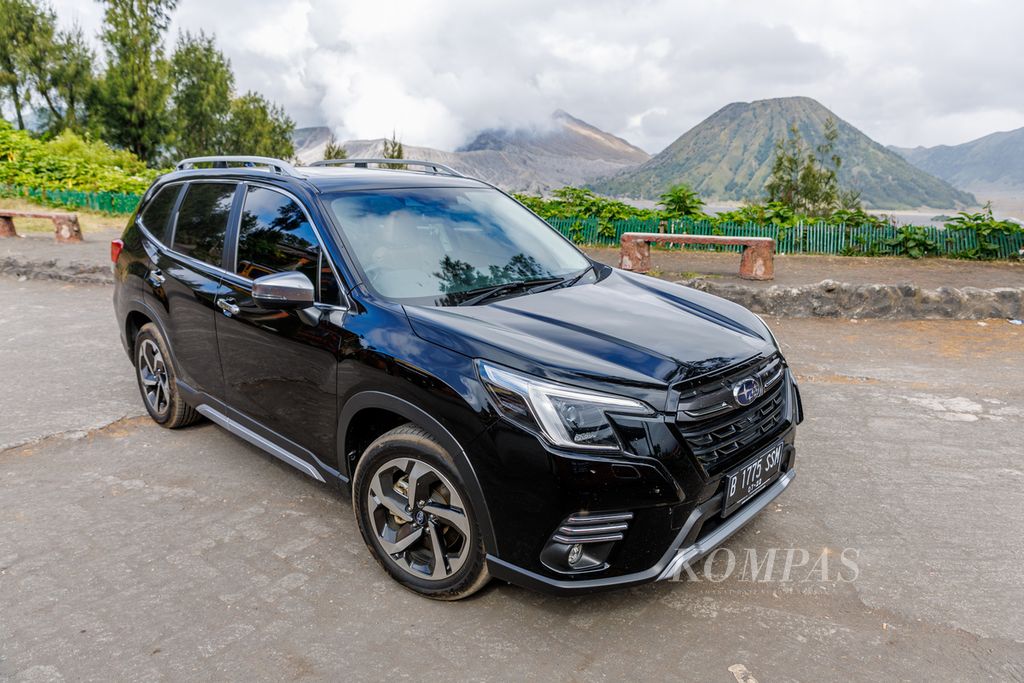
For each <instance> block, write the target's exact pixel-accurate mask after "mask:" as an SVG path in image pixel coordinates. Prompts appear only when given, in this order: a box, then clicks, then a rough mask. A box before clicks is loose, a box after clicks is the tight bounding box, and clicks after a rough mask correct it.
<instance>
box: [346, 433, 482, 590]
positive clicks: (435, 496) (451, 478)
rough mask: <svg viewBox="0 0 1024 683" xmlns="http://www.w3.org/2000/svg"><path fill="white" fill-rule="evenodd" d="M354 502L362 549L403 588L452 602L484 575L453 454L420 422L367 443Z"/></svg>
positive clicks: (477, 534)
mask: <svg viewBox="0 0 1024 683" xmlns="http://www.w3.org/2000/svg"><path fill="white" fill-rule="evenodd" d="M352 505H353V508H354V511H355V514H356V519H357V520H358V522H359V531H360V532H361V533H362V535H363V540H364V541H365V542H366V545H367V547H368V548H369V549H370V551H371V552H372V553H373V554H374V556H375V557H376V558H377V561H378V562H379V563H380V564H381V566H382V567H384V569H385V570H386V571H387V572H388V573H389V574H390V575H391V577H392V578H394V579H395V580H396V581H398V582H399V583H400V584H402V585H403V586H405V587H406V588H408V589H409V590H412V591H414V592H416V593H419V594H420V595H424V596H426V597H429V598H434V599H437V600H458V599H460V598H464V597H467V596H469V595H472V594H473V593H475V592H477V591H478V590H480V589H481V588H483V587H484V585H486V584H487V581H488V580H489V579H490V576H489V574H488V573H487V565H486V563H485V560H484V558H485V553H484V548H483V541H482V540H481V536H480V531H479V528H478V527H477V523H476V518H475V516H474V512H473V508H472V505H471V503H470V502H469V497H468V495H467V494H466V490H465V486H464V485H463V483H462V480H461V479H460V478H459V475H458V472H457V471H456V469H455V466H454V464H453V462H452V458H451V456H450V455H449V454H448V452H447V451H445V450H444V448H443V447H442V446H441V445H440V444H439V443H437V441H435V440H434V439H433V438H432V437H431V436H430V435H429V434H427V433H426V432H425V431H423V430H422V429H420V428H419V427H414V426H412V425H404V426H402V427H397V428H395V429H392V430H391V431H390V432H388V433H387V434H384V435H383V436H381V437H380V438H378V439H377V440H376V441H374V442H373V443H372V444H370V446H369V447H368V448H367V449H366V452H365V453H364V454H363V457H362V458H361V459H360V460H359V464H358V465H357V467H356V473H355V478H354V481H353V496H352Z"/></svg>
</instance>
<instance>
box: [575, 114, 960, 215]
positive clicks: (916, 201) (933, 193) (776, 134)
mask: <svg viewBox="0 0 1024 683" xmlns="http://www.w3.org/2000/svg"><path fill="white" fill-rule="evenodd" d="M829 116H831V117H832V118H833V119H834V120H835V122H836V125H837V127H838V129H839V140H838V141H837V143H836V152H837V153H838V154H839V155H840V156H841V157H842V159H843V165H842V167H841V169H840V173H839V183H840V185H841V186H842V187H843V188H844V189H847V188H854V189H857V190H860V192H861V199H862V200H863V201H864V203H865V204H866V205H867V206H868V207H870V208H877V209H905V208H913V207H919V206H928V207H933V208H941V209H952V208H957V207H959V206H964V205H973V204H976V201H975V198H974V196H973V195H971V194H970V193H968V192H963V191H961V190H958V189H956V188H955V187H953V186H952V185H950V184H949V183H947V182H946V181H944V180H940V179H939V178H936V177H935V176H933V175H930V174H928V173H926V172H925V171H922V170H921V169H919V168H916V167H914V166H912V165H911V164H910V163H908V162H907V161H906V160H905V159H904V158H903V157H901V156H900V155H898V154H896V153H895V152H893V151H891V150H889V149H886V148H885V147H883V146H882V145H880V144H878V143H877V142H875V141H874V140H872V139H871V138H869V137H868V136H867V135H865V134H864V133H862V132H860V131H859V130H857V129H856V128H854V127H853V126H851V125H850V124H849V123H847V122H846V121H844V120H842V119H841V118H839V117H838V116H836V115H835V114H833V113H832V112H830V111H829V110H828V109H826V108H825V107H824V106H822V105H821V104H820V103H818V102H817V101H815V100H813V99H811V98H809V97H785V98H779V99H772V100H759V101H757V102H734V103H733V104H730V105H728V106H726V107H723V108H722V109H720V110H718V111H717V112H715V113H714V114H712V115H711V116H709V117H708V118H707V119H705V120H704V121H702V122H701V123H700V124H698V125H697V126H696V127H694V128H692V129H691V130H689V131H688V132H687V133H685V134H684V135H683V136H682V137H680V138H679V139H677V140H676V141H675V142H673V143H672V144H671V145H669V146H668V147H667V148H665V149H664V150H663V151H661V152H660V153H659V154H657V155H656V156H654V157H653V158H652V159H651V160H650V161H648V162H646V163H644V164H641V165H640V166H636V167H633V168H630V169H627V170H624V171H622V172H620V173H617V174H615V175H613V176H608V177H606V178H603V179H601V180H598V181H595V182H593V183H591V187H592V188H593V189H594V190H596V191H597V192H601V193H603V194H607V195H612V196H620V197H632V198H637V199H653V198H656V197H657V196H658V195H659V194H660V193H662V192H663V191H665V190H666V189H667V188H668V187H670V186H672V185H674V184H676V183H686V184H687V185H689V186H690V187H691V188H693V189H694V190H696V191H697V192H699V193H700V194H701V196H703V197H704V198H705V199H711V200H755V199H760V198H761V197H762V196H763V194H764V184H765V182H766V181H767V180H768V175H769V173H770V172H771V163H772V158H773V155H774V145H775V141H776V140H778V139H781V138H783V137H785V135H786V131H787V129H788V128H789V126H790V125H791V124H794V123H795V124H796V125H797V127H798V128H799V129H800V134H801V135H802V136H803V138H804V140H805V142H807V143H808V144H809V145H810V146H812V147H813V146H816V145H818V144H819V143H820V142H821V141H822V138H823V135H824V124H825V119H826V118H828V117H829Z"/></svg>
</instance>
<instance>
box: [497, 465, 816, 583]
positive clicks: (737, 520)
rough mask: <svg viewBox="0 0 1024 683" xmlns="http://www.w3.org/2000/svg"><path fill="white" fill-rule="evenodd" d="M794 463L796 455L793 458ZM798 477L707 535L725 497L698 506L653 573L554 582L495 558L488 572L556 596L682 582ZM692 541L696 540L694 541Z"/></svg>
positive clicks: (784, 479)
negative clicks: (705, 526) (707, 527)
mask: <svg viewBox="0 0 1024 683" xmlns="http://www.w3.org/2000/svg"><path fill="white" fill-rule="evenodd" d="M790 463H792V455H791V456H790ZM795 477H796V471H795V470H794V469H792V466H790V468H789V469H788V470H786V471H785V472H783V473H782V474H781V475H780V476H779V478H778V479H776V480H775V482H774V483H773V484H771V485H770V486H769V487H768V488H767V489H765V490H764V491H762V492H761V493H759V494H758V495H757V496H755V497H754V498H753V499H752V500H750V501H749V502H748V503H746V504H745V505H744V506H743V507H741V508H740V509H738V510H737V511H736V512H734V513H733V514H731V515H730V516H729V517H727V518H725V519H724V520H722V522H721V523H720V524H718V525H717V526H715V527H714V528H713V529H712V530H710V531H708V532H707V533H703V534H702V533H701V527H702V526H703V524H704V523H705V522H707V521H709V520H711V519H713V518H714V517H715V515H716V514H717V512H718V511H719V510H721V509H722V496H723V495H724V494H723V493H718V494H717V495H715V496H713V497H712V498H710V499H708V500H707V501H705V502H704V503H702V504H700V505H698V506H697V507H696V508H694V509H693V511H692V512H691V513H690V515H689V517H688V518H687V520H686V523H685V524H684V525H683V528H682V529H680V530H679V533H678V534H677V536H676V539H675V541H674V542H673V543H672V544H671V546H670V547H669V549H668V551H667V552H666V553H665V554H664V555H663V556H662V558H661V559H660V560H659V561H658V562H657V563H655V564H654V565H653V566H652V567H650V568H649V569H646V570H644V571H640V572H635V573H632V574H623V575H619V576H610V577H603V578H595V579H576V580H571V581H569V580H562V579H554V578H551V577H548V576H544V575H542V574H538V573H536V572H532V571H529V570H527V569H523V568H522V567H517V566H515V565H513V564H510V563H508V562H505V561H503V560H501V559H500V558H497V557H494V556H493V555H488V556H487V568H488V570H489V571H490V573H491V576H494V577H496V578H499V579H502V580H505V581H508V582H510V583H514V584H516V585H519V586H523V587H525V588H531V589H533V590H537V591H541V592H545V593H550V594H554V595H574V594H579V593H592V592H595V591H600V590H608V589H612V588H624V587H627V586H636V585H639V584H643V583H650V582H651V581H666V580H672V579H678V578H679V576H680V575H681V574H682V572H683V571H684V569H685V567H687V566H691V565H692V564H693V563H695V562H697V561H698V560H700V559H701V558H702V557H704V556H705V555H707V554H708V553H710V552H711V551H712V550H714V549H715V548H716V547H718V546H719V545H721V544H722V543H724V542H725V541H726V540H727V539H728V538H729V537H730V536H732V535H733V534H735V533H736V532H737V531H739V530H740V529H741V528H743V527H744V526H745V525H746V524H747V522H749V521H750V520H751V519H753V518H754V517H755V516H756V515H757V513H758V512H760V511H761V510H763V509H764V508H765V507H767V506H768V504H769V503H771V502H772V501H773V500H775V499H776V498H778V497H779V495H780V494H781V493H782V492H783V491H785V490H786V487H788V486H789V485H790V483H792V481H793V479H794V478H795ZM691 539H692V540H691Z"/></svg>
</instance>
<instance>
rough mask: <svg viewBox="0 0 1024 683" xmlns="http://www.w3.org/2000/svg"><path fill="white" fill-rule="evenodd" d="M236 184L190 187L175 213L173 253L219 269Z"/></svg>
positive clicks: (205, 184)
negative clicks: (176, 219)
mask: <svg viewBox="0 0 1024 683" xmlns="http://www.w3.org/2000/svg"><path fill="white" fill-rule="evenodd" d="M235 187H236V185H235V183H190V184H189V186H188V189H187V190H185V198H184V199H183V200H182V201H181V208H180V209H178V222H177V224H176V225H175V228H174V250H175V251H177V252H179V253H182V254H185V255H186V256H191V257H192V258H194V259H198V260H200V261H204V262H206V263H209V264H211V265H214V266H218V267H219V266H220V264H221V255H222V254H223V253H224V234H225V233H226V232H227V229H228V217H229V215H230V214H231V201H232V199H233V198H234V196H235Z"/></svg>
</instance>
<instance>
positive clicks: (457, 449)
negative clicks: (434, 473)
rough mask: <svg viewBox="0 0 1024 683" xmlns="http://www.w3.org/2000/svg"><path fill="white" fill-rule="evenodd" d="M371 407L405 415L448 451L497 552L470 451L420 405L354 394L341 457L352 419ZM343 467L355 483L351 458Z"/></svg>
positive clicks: (343, 417)
mask: <svg viewBox="0 0 1024 683" xmlns="http://www.w3.org/2000/svg"><path fill="white" fill-rule="evenodd" d="M367 408H376V409H381V410H387V411H390V412H392V413H395V414H397V415H401V416H402V417H404V418H405V419H407V420H408V421H409V422H412V423H414V424H415V425H417V426H418V427H420V428H421V429H423V430H425V431H426V432H427V433H428V434H430V435H431V436H432V437H433V438H434V439H436V440H437V442H438V443H440V444H441V445H442V446H443V447H444V449H445V450H446V451H448V453H449V454H450V455H451V456H452V460H453V461H454V462H455V468H456V469H457V470H458V472H459V477H461V479H462V481H463V483H464V484H465V486H466V489H467V490H466V493H467V495H468V496H469V499H470V500H471V501H472V503H473V509H474V510H476V512H477V517H478V523H479V525H480V533H481V535H482V536H483V541H484V548H485V549H486V550H487V551H488V552H494V548H495V547H496V543H495V538H494V526H493V524H492V523H491V515H490V511H489V509H488V507H487V501H486V500H485V498H484V495H483V490H482V489H481V487H480V480H479V479H478V478H477V475H476V471H475V470H474V468H473V464H472V463H471V462H470V460H469V457H468V456H467V455H466V450H465V449H464V448H463V447H462V444H460V443H459V441H458V439H456V438H455V436H453V435H452V433H451V432H450V431H448V429H446V428H445V426H444V425H442V424H441V423H440V422H439V421H438V420H437V419H435V418H434V417H432V416H431V415H430V414H429V413H427V412H426V411H425V410H423V409H422V408H420V407H419V406H417V405H415V404H413V403H410V402H409V401H407V400H405V399H403V398H399V397H398V396H395V395H393V394H389V393H386V392H383V391H372V390H371V391H362V392H360V393H358V394H355V395H353V396H352V397H350V398H349V399H348V401H346V402H345V406H344V407H343V408H342V410H341V414H340V415H339V417H338V446H339V449H338V452H339V453H341V454H344V453H347V452H348V448H347V446H346V444H345V439H346V435H347V434H348V429H349V426H350V425H351V423H352V419H353V418H354V417H355V416H356V415H357V414H358V413H359V412H360V411H361V410H365V409H367ZM339 466H340V467H341V470H342V475H343V476H345V477H346V478H347V480H348V481H349V482H351V480H352V474H353V473H352V472H351V471H350V469H351V468H350V467H349V461H348V458H345V457H341V458H339Z"/></svg>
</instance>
